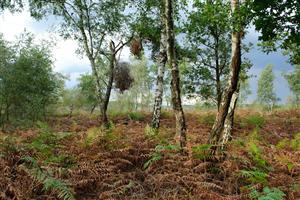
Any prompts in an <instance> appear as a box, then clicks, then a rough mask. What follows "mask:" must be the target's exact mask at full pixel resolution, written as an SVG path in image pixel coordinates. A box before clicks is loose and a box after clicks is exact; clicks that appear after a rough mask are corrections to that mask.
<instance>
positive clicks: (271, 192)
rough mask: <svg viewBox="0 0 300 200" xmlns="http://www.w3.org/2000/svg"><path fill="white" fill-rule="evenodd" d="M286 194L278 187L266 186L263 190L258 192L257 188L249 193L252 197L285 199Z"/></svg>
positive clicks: (271, 199) (267, 199)
mask: <svg viewBox="0 0 300 200" xmlns="http://www.w3.org/2000/svg"><path fill="white" fill-rule="evenodd" d="M285 196H286V195H285V194H284V192H282V191H281V190H280V189H278V188H269V187H264V189H263V191H262V192H258V191H257V190H255V189H254V190H252V191H251V192H250V193H249V198H250V199H258V200H283V199H284V197H285Z"/></svg>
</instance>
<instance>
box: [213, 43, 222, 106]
mask: <svg viewBox="0 0 300 200" xmlns="http://www.w3.org/2000/svg"><path fill="white" fill-rule="evenodd" d="M215 61H216V63H215V67H216V68H215V72H216V88H217V106H218V111H219V108H220V105H221V101H222V88H221V74H220V62H219V40H218V38H215Z"/></svg>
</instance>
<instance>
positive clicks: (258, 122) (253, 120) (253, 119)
mask: <svg viewBox="0 0 300 200" xmlns="http://www.w3.org/2000/svg"><path fill="white" fill-rule="evenodd" d="M264 124H265V118H264V117H263V116H262V115H259V114H257V115H250V116H248V117H246V118H244V119H243V120H242V122H241V125H242V126H255V127H257V128H261V127H262V126H263V125H264Z"/></svg>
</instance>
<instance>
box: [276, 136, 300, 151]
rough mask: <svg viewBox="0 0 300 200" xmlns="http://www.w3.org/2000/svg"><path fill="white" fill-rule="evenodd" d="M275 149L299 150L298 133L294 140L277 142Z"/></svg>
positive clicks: (299, 137)
mask: <svg viewBox="0 0 300 200" xmlns="http://www.w3.org/2000/svg"><path fill="white" fill-rule="evenodd" d="M276 147H277V148H279V149H283V148H290V149H293V150H296V151H299V150H300V133H298V134H295V136H294V138H292V139H288V138H284V139H283V140H281V141H279V142H278V144H277V145H276Z"/></svg>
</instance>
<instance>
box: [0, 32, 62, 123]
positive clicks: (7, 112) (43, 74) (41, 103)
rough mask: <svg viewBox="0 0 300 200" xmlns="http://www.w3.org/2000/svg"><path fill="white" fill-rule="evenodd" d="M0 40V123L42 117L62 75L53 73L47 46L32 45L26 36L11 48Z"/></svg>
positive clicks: (55, 96) (57, 91) (54, 98)
mask: <svg viewBox="0 0 300 200" xmlns="http://www.w3.org/2000/svg"><path fill="white" fill-rule="evenodd" d="M0 40H1V42H0V52H1V62H0V109H1V110H0V123H5V122H8V121H10V119H11V117H13V119H14V120H27V121H29V120H32V121H36V120H39V119H41V118H42V117H45V116H46V114H47V112H49V108H50V106H51V105H54V104H55V103H56V102H57V100H58V98H59V96H60V92H61V89H62V87H63V84H64V78H63V77H62V75H60V74H58V73H55V72H53V69H52V64H53V60H52V57H51V54H50V46H49V44H48V43H46V42H45V41H43V42H41V44H40V45H36V44H35V40H34V37H33V36H32V35H31V34H29V33H26V32H25V33H24V34H22V35H21V36H20V38H19V40H18V41H17V42H16V43H15V44H13V45H8V43H7V42H6V41H3V39H2V38H1V37H0ZM2 52H3V54H2ZM2 59H3V60H2Z"/></svg>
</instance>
